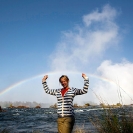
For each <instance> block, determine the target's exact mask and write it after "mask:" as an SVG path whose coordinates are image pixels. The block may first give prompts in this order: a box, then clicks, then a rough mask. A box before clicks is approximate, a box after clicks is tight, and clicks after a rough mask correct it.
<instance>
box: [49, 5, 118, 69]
mask: <svg viewBox="0 0 133 133" xmlns="http://www.w3.org/2000/svg"><path fill="white" fill-rule="evenodd" d="M116 16H117V11H116V10H115V9H113V8H112V7H111V6H109V5H105V6H104V7H103V8H102V10H101V12H100V11H99V10H95V11H93V12H91V13H89V14H87V15H84V16H83V20H82V21H83V25H82V26H79V25H77V26H76V27H74V29H73V30H70V31H65V32H63V35H62V39H61V41H60V42H59V43H58V44H57V47H56V50H55V51H54V52H53V54H52V55H51V56H50V59H51V66H52V69H53V70H79V69H82V68H83V67H84V66H87V65H89V64H90V63H91V62H92V61H94V59H95V58H98V57H99V56H102V55H103V53H104V51H105V50H106V49H108V48H109V47H111V46H114V45H115V44H116V43H117V41H116V40H118V38H119V34H118V31H119V27H118V25H117V24H116V23H115V18H116Z"/></svg>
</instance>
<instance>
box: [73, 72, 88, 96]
mask: <svg viewBox="0 0 133 133" xmlns="http://www.w3.org/2000/svg"><path fill="white" fill-rule="evenodd" d="M82 77H83V79H84V87H83V89H77V88H75V95H82V94H86V93H87V92H88V87H89V78H88V77H87V76H86V75H85V74H84V73H82Z"/></svg>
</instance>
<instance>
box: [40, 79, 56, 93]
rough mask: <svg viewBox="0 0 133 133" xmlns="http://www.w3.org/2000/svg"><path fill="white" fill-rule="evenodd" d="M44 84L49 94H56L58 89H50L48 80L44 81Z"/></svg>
mask: <svg viewBox="0 0 133 133" xmlns="http://www.w3.org/2000/svg"><path fill="white" fill-rule="evenodd" d="M42 84H43V88H44V90H45V92H46V93H47V94H50V95H56V93H57V91H58V89H49V87H48V85H47V82H46V81H45V82H43V83H42Z"/></svg>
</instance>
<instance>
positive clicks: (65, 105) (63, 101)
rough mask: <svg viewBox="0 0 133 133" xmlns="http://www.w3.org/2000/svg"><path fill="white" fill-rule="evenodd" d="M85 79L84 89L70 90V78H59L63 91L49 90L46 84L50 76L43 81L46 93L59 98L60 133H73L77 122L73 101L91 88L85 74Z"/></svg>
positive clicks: (83, 75)
mask: <svg viewBox="0 0 133 133" xmlns="http://www.w3.org/2000/svg"><path fill="white" fill-rule="evenodd" d="M82 77H83V78H84V87H83V89H77V88H70V87H69V78H68V77H67V76H66V75H62V76H61V77H60V78H59V82H60V83H61V85H62V87H63V88H62V89H49V88H48V85H47V83H46V79H47V78H48V75H45V76H44V78H43V79H42V84H43V88H44V90H45V92H46V93H48V94H51V95H55V96H56V97H57V113H58V119H57V124H58V133H71V132H72V129H73V125H74V122H75V118H74V108H73V99H74V97H75V96H76V95H82V94H85V93H87V91H88V86H89V79H88V77H87V76H86V75H85V74H82Z"/></svg>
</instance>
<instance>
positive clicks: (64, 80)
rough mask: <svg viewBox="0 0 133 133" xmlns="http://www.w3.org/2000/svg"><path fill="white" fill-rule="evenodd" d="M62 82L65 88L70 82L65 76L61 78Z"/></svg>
mask: <svg viewBox="0 0 133 133" xmlns="http://www.w3.org/2000/svg"><path fill="white" fill-rule="evenodd" d="M60 82H61V85H62V86H63V88H67V87H68V83H69V82H68V81H67V80H66V79H65V78H61V80H60Z"/></svg>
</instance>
